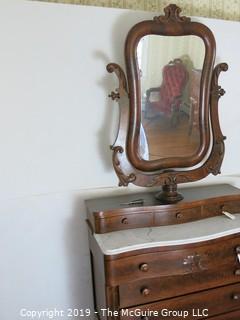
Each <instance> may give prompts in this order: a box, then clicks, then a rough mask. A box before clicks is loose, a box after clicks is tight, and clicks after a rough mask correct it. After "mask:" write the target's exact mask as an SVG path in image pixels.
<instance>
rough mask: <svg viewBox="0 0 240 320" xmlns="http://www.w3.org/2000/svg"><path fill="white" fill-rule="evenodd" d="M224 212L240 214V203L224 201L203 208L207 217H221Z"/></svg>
mask: <svg viewBox="0 0 240 320" xmlns="http://www.w3.org/2000/svg"><path fill="white" fill-rule="evenodd" d="M223 211H227V212H230V213H240V201H222V202H217V203H213V204H209V205H204V206H203V215H204V216H205V217H212V216H217V215H221V214H222V212H223Z"/></svg>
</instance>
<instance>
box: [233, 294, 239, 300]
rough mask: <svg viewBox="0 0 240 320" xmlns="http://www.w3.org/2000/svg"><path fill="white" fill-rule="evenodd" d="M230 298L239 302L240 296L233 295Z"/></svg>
mask: <svg viewBox="0 0 240 320" xmlns="http://www.w3.org/2000/svg"><path fill="white" fill-rule="evenodd" d="M232 298H233V300H239V299H240V294H239V293H234V294H233V296H232Z"/></svg>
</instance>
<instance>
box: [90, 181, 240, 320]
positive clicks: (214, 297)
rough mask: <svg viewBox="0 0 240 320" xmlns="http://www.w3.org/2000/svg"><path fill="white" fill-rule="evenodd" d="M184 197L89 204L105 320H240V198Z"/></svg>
mask: <svg viewBox="0 0 240 320" xmlns="http://www.w3.org/2000/svg"><path fill="white" fill-rule="evenodd" d="M181 192H182V194H183V195H184V200H183V201H181V202H178V203H177V204H175V205H160V204H159V203H157V202H156V200H155V199H154V195H153V194H152V193H140V194H132V195H128V196H119V197H111V198H103V199H94V200H88V201H87V208H88V226H89V244H90V252H91V262H92V275H93V287H94V301H95V309H96V312H97V313H98V316H99V319H101V320H103V319H104V320H113V319H114V320H120V319H129V320H130V319H132V320H153V319H212V320H227V319H231V320H239V319H240V190H239V189H237V188H234V187H232V186H230V185H212V186H208V187H206V186H205V187H198V188H186V189H182V190H181ZM224 212H227V213H230V214H232V215H234V217H235V219H234V220H232V219H230V218H229V217H227V216H226V215H225V214H224Z"/></svg>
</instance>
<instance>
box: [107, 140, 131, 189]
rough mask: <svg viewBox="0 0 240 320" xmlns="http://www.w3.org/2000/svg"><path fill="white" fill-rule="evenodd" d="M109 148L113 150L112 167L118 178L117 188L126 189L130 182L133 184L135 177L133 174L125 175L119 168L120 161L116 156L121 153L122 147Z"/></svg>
mask: <svg viewBox="0 0 240 320" xmlns="http://www.w3.org/2000/svg"><path fill="white" fill-rule="evenodd" d="M110 148H111V149H112V150H113V158H112V159H113V167H114V169H115V172H116V174H117V176H118V179H119V184H118V185H119V187H121V186H124V187H127V186H128V184H129V183H130V182H133V181H135V180H136V175H135V174H134V173H130V174H129V175H125V174H124V173H123V171H122V169H121V166H120V161H119V158H118V155H119V153H120V154H121V153H123V151H124V150H123V147H121V146H116V147H114V146H110Z"/></svg>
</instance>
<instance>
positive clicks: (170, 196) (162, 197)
mask: <svg viewBox="0 0 240 320" xmlns="http://www.w3.org/2000/svg"><path fill="white" fill-rule="evenodd" d="M155 198H156V199H157V200H159V201H160V202H162V203H164V204H171V203H176V202H178V201H180V200H182V199H183V196H182V195H181V193H178V192H177V184H165V185H163V186H162V191H160V192H158V193H157V194H156V195H155Z"/></svg>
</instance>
